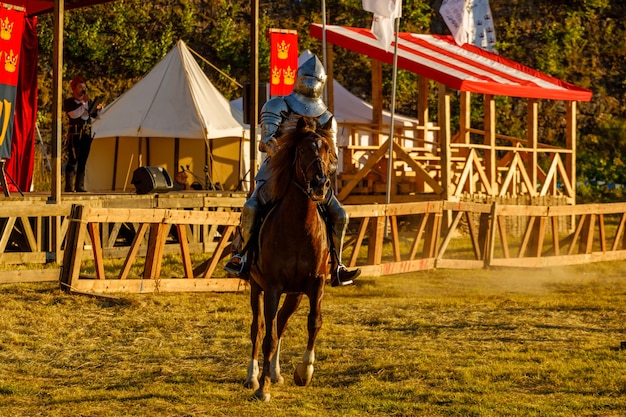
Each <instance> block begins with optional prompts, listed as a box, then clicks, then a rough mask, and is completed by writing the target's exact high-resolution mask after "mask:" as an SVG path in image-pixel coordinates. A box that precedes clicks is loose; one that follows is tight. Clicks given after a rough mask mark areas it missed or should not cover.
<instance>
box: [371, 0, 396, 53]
mask: <svg viewBox="0 0 626 417" xmlns="http://www.w3.org/2000/svg"><path fill="white" fill-rule="evenodd" d="M363 9H364V10H366V11H368V12H372V13H374V17H373V19H372V34H373V35H374V36H376V39H378V41H379V42H380V43H381V44H382V46H383V48H385V51H387V52H389V49H390V47H391V41H392V40H393V30H394V22H395V19H397V18H400V17H401V16H402V0H363Z"/></svg>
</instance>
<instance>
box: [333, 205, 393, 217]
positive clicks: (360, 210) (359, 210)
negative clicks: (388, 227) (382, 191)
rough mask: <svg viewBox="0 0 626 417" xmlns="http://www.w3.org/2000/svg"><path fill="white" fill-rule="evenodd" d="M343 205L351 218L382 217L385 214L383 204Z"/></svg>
mask: <svg viewBox="0 0 626 417" xmlns="http://www.w3.org/2000/svg"><path fill="white" fill-rule="evenodd" d="M343 207H344V208H345V209H346V212H347V213H348V216H349V217H350V218H351V219H352V218H359V217H382V216H385V214H386V212H385V205H384V204H367V205H359V206H354V205H344V206H343Z"/></svg>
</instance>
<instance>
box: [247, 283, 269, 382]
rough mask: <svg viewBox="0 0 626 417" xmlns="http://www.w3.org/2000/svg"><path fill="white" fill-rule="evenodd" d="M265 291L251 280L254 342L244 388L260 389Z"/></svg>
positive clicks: (251, 332) (251, 328)
mask: <svg viewBox="0 0 626 417" xmlns="http://www.w3.org/2000/svg"><path fill="white" fill-rule="evenodd" d="M262 295H263V290H262V289H261V287H259V285H258V284H257V283H256V282H255V281H254V280H250V307H252V324H251V325H250V340H251V341H252V355H251V357H250V362H249V363H248V377H247V378H246V382H244V384H243V385H244V387H246V388H250V389H254V390H256V389H258V388H259V346H260V344H261V340H262V337H263V336H262V334H263V331H264V330H265V329H264V328H265V322H264V320H263V298H262Z"/></svg>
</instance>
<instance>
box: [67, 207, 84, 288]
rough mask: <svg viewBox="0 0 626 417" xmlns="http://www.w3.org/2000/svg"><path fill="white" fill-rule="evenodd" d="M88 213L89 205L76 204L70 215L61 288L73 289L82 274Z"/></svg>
mask: <svg viewBox="0 0 626 417" xmlns="http://www.w3.org/2000/svg"><path fill="white" fill-rule="evenodd" d="M88 215H89V207H86V206H79V205H75V206H73V207H72V212H71V214H70V216H69V217H68V218H69V227H68V231H67V237H66V239H65V251H64V253H63V268H62V269H61V276H60V282H61V289H63V290H64V291H69V290H71V289H72V288H73V286H74V284H76V281H78V277H79V276H80V266H81V261H82V258H83V247H84V245H85V237H86V234H87V222H86V221H85V220H84V219H85V218H86V217H87V216H88Z"/></svg>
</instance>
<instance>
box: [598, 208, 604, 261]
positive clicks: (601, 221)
mask: <svg viewBox="0 0 626 417" xmlns="http://www.w3.org/2000/svg"><path fill="white" fill-rule="evenodd" d="M598 226H599V228H600V230H599V232H600V250H601V251H602V252H606V231H605V230H604V214H598Z"/></svg>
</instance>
